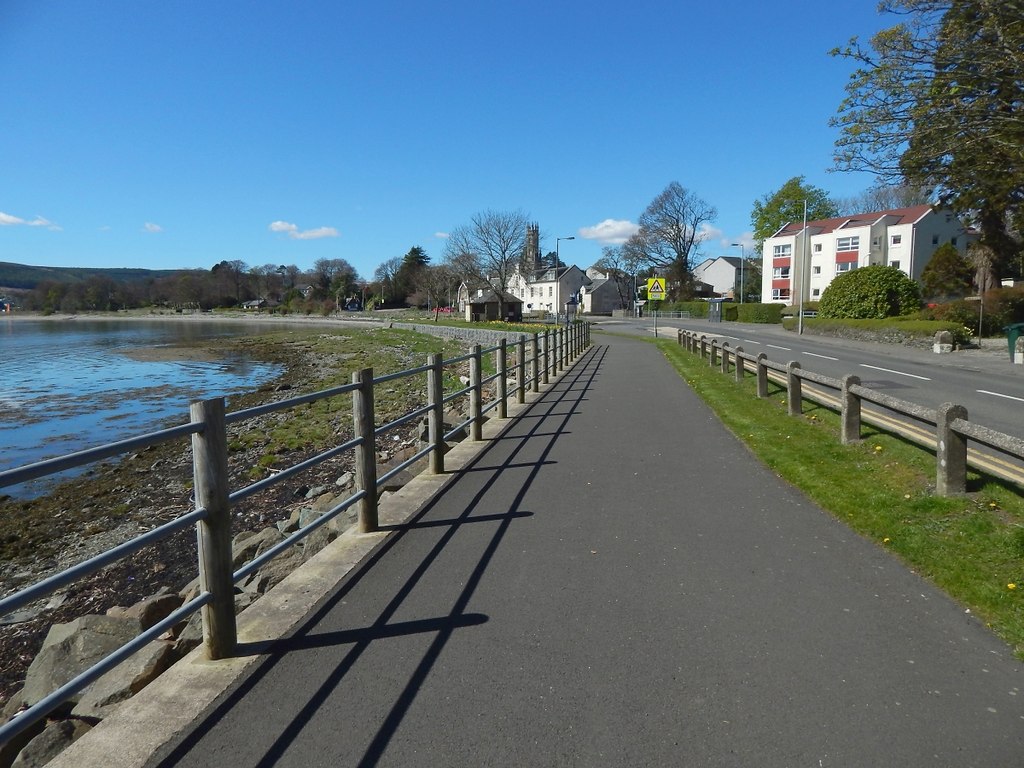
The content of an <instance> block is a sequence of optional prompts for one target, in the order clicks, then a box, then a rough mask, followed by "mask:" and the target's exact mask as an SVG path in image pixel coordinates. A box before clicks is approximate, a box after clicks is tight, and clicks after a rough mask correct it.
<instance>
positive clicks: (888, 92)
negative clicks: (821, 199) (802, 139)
mask: <svg viewBox="0 0 1024 768" xmlns="http://www.w3.org/2000/svg"><path fill="white" fill-rule="evenodd" d="M881 10H882V11H885V12H890V13H893V14H899V15H900V16H902V17H903V19H904V20H903V21H902V22H901V23H899V24H896V25H895V26H893V27H890V28H888V29H885V30H883V31H881V32H879V33H878V34H876V35H875V36H874V37H872V38H871V40H870V43H869V45H868V46H866V47H865V46H862V45H861V44H860V42H859V41H858V40H857V39H856V38H855V39H853V40H852V41H851V42H850V44H849V45H848V46H847V47H846V48H843V49H841V50H836V51H833V53H834V54H835V55H839V56H843V57H846V58H848V59H851V60H852V61H854V62H856V63H857V65H858V69H857V70H856V71H855V72H854V74H853V75H852V77H851V79H850V82H849V83H848V84H847V87H846V91H847V96H846V98H845V99H844V100H843V102H842V104H841V105H840V107H839V113H838V115H837V117H836V118H835V119H834V120H833V124H834V125H836V126H837V127H839V129H840V136H839V138H838V140H837V141H836V158H835V160H836V167H837V168H838V169H840V170H864V171H870V172H872V173H875V174H877V175H878V176H879V177H881V178H882V179H884V180H886V181H890V182H895V183H901V182H908V183H910V184H912V185H918V186H923V187H925V188H927V189H929V190H932V191H933V194H934V197H935V199H936V201H937V202H938V203H939V204H941V205H944V206H948V207H950V208H952V209H953V210H954V211H955V212H957V213H958V214H960V215H961V216H964V217H966V218H968V219H970V220H972V221H974V222H976V223H977V225H978V226H979V228H980V230H981V238H982V242H983V243H984V244H985V245H986V246H987V247H989V248H991V249H992V252H993V255H994V259H995V263H994V268H995V270H996V271H997V272H1007V271H1010V270H1011V269H1012V268H1014V267H1013V265H1014V261H1015V256H1016V254H1017V252H1018V251H1019V248H1020V243H1019V242H1018V241H1017V240H1016V239H1015V237H1014V229H1015V227H1019V222H1020V220H1021V217H1022V215H1024V98H1022V97H1021V93H1022V80H1024V0H885V2H883V3H882V5H881ZM1015 222H1016V223H1015Z"/></svg>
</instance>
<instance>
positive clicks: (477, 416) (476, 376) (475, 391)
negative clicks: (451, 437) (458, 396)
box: [469, 344, 484, 440]
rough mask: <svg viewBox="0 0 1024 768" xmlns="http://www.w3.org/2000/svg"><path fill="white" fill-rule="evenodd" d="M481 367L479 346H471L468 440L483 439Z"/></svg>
mask: <svg viewBox="0 0 1024 768" xmlns="http://www.w3.org/2000/svg"><path fill="white" fill-rule="evenodd" d="M482 382H483V365H482V364H481V360H480V345H479V344H474V345H473V356H472V357H470V358H469V420H470V421H469V439H470V440H480V439H481V438H482V437H483V410H484V408H483V403H484V397H483V383H482Z"/></svg>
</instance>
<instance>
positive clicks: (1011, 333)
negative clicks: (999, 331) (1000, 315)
mask: <svg viewBox="0 0 1024 768" xmlns="http://www.w3.org/2000/svg"><path fill="white" fill-rule="evenodd" d="M1003 330H1004V331H1006V342H1007V344H1009V346H1010V362H1011V363H1016V362H1017V361H1016V360H1015V359H1014V355H1015V353H1016V350H1017V339H1018V338H1020V336H1021V335H1022V334H1024V323H1010V325H1005V326H1003Z"/></svg>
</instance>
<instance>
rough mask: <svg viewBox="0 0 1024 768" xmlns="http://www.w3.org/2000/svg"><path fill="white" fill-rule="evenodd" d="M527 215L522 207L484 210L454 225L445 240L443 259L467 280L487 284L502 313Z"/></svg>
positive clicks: (521, 247)
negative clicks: (506, 209) (468, 219)
mask: <svg viewBox="0 0 1024 768" xmlns="http://www.w3.org/2000/svg"><path fill="white" fill-rule="evenodd" d="M529 223H530V218H529V217H528V216H527V215H526V214H525V213H524V212H523V211H521V210H516V211H491V210H488V211H483V212H481V213H477V214H475V215H474V216H473V218H472V219H471V220H470V223H469V224H465V225H462V226H459V227H456V228H455V230H453V231H452V232H451V234H450V235H449V236H448V241H447V243H446V244H445V249H444V259H445V262H446V263H447V264H448V265H449V266H450V267H451V268H452V269H453V270H454V271H455V272H456V273H457V274H458V275H459V276H460V277H461V278H462V279H464V280H465V281H466V282H467V283H471V284H475V285H477V286H483V285H486V286H487V287H488V288H490V289H491V290H492V291H494V293H495V295H496V296H497V299H498V311H499V313H500V314H499V316H500V317H505V292H506V290H507V289H508V284H509V281H510V280H511V278H512V275H513V274H514V273H515V270H516V267H518V266H520V265H521V263H522V261H523V258H524V255H525V251H526V227H527V225H528V224H529Z"/></svg>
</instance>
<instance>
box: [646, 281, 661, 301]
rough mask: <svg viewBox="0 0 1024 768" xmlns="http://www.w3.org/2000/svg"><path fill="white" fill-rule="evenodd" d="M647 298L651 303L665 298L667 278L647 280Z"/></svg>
mask: <svg viewBox="0 0 1024 768" xmlns="http://www.w3.org/2000/svg"><path fill="white" fill-rule="evenodd" d="M647 298H648V299H650V300H651V301H659V300H661V299H664V298H665V278H663V277H652V278H649V279H648V280H647Z"/></svg>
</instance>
